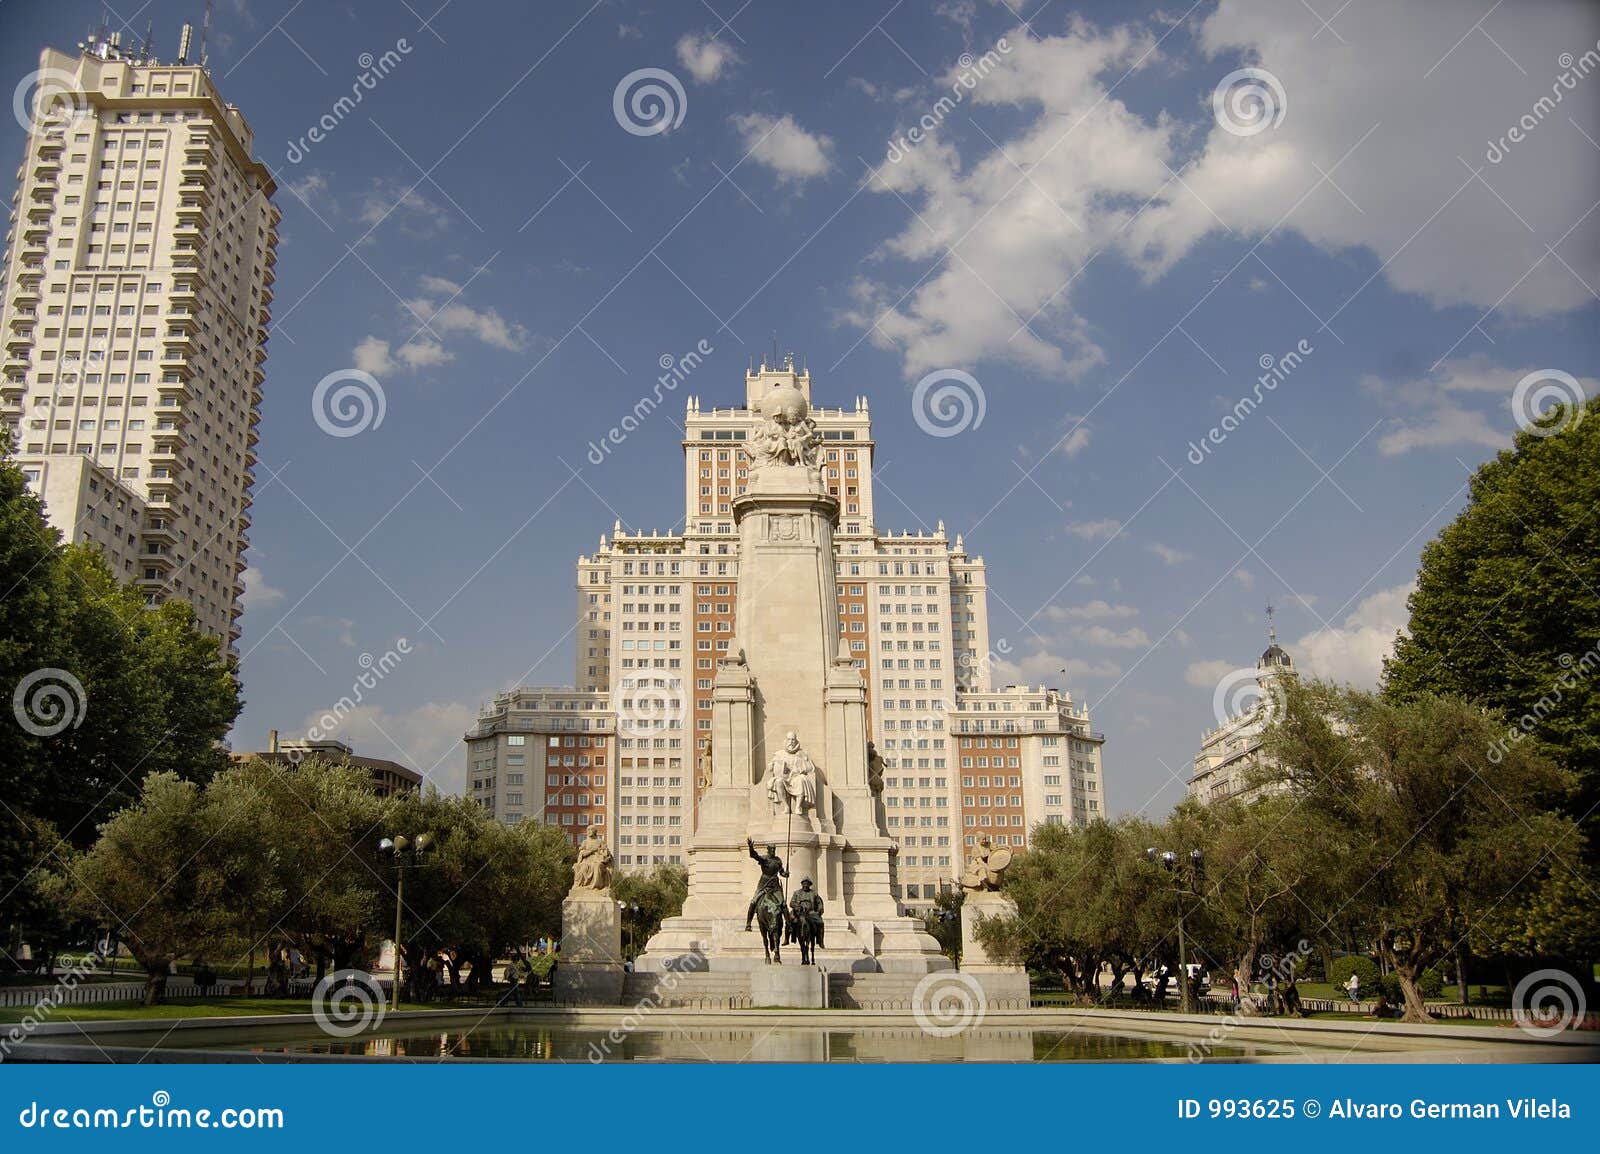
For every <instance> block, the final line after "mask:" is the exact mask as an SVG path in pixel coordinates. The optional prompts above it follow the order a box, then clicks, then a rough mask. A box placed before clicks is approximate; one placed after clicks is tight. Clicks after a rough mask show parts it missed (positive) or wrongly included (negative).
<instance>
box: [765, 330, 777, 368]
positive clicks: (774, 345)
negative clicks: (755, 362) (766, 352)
mask: <svg viewBox="0 0 1600 1154" xmlns="http://www.w3.org/2000/svg"><path fill="white" fill-rule="evenodd" d="M766 367H767V368H769V369H775V368H777V367H778V330H777V329H773V330H772V359H771V360H770V361H768V362H767V364H766Z"/></svg>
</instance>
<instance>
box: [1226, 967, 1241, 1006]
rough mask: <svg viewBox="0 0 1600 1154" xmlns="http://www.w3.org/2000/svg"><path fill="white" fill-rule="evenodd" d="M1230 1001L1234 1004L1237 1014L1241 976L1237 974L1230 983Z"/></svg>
mask: <svg viewBox="0 0 1600 1154" xmlns="http://www.w3.org/2000/svg"><path fill="white" fill-rule="evenodd" d="M1228 1001H1230V1002H1231V1003H1233V1009H1234V1012H1235V1013H1238V1010H1239V976H1238V975H1237V974H1235V975H1234V976H1233V978H1232V979H1230V980H1229V982H1228Z"/></svg>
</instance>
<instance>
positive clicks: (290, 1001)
mask: <svg viewBox="0 0 1600 1154" xmlns="http://www.w3.org/2000/svg"><path fill="white" fill-rule="evenodd" d="M400 1008H401V1009H402V1010H428V1009H435V1010H436V1009H438V1008H439V1007H438V1006H424V1005H413V1004H411V1003H408V1002H402V1003H400ZM30 1012H31V1011H30V1010H29V1009H27V1008H26V1007H21V1006H18V1007H12V1008H8V1009H0V1023H6V1022H20V1021H22V1019H23V1018H24V1017H26V1016H27V1015H28V1014H29V1013H30ZM310 1012H311V1000H310V999H309V998H245V997H225V998H172V999H170V1000H168V1001H166V1002H163V1003H162V1004H161V1005H159V1006H144V1005H140V1004H138V1003H136V1002H119V1003H113V1004H111V1005H103V1006H58V1007H57V1008H56V1009H54V1010H52V1011H51V1012H50V1013H49V1014H48V1015H46V1017H45V1019H44V1020H45V1021H47V1022H134V1021H141V1020H144V1019H151V1020H157V1021H159V1020H163V1019H171V1018H231V1017H236V1016H244V1015H249V1014H309V1013H310Z"/></svg>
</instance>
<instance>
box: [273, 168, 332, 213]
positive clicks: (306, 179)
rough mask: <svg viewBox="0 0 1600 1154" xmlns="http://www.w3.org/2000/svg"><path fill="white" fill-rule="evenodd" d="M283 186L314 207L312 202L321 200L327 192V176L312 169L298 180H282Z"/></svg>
mask: <svg viewBox="0 0 1600 1154" xmlns="http://www.w3.org/2000/svg"><path fill="white" fill-rule="evenodd" d="M283 187H284V188H286V189H288V191H289V192H291V193H293V194H294V195H295V196H297V197H299V198H300V199H301V200H303V201H305V202H306V204H308V205H311V206H312V207H313V208H315V207H316V206H315V203H314V202H316V201H319V200H321V199H322V198H323V197H324V196H325V195H326V194H327V192H328V178H327V177H325V176H323V175H322V173H320V172H316V171H312V172H308V173H306V174H305V175H304V176H302V177H301V178H300V179H299V180H286V181H284V182H283Z"/></svg>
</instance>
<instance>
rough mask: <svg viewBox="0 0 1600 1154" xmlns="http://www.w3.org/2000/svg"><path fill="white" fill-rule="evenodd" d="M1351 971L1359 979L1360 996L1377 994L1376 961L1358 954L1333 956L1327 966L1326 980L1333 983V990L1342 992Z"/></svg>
mask: <svg viewBox="0 0 1600 1154" xmlns="http://www.w3.org/2000/svg"><path fill="white" fill-rule="evenodd" d="M1352 973H1354V974H1355V975H1356V976H1357V977H1359V978H1360V979H1361V996H1362V997H1364V998H1370V997H1372V996H1374V995H1375V994H1377V992H1378V989H1379V979H1380V975H1379V973H1378V963H1376V962H1374V961H1373V960H1372V959H1371V958H1367V957H1362V956H1361V955H1360V954H1347V955H1345V956H1344V957H1342V958H1334V959H1333V963H1332V964H1331V965H1330V966H1329V967H1328V981H1329V982H1331V983H1332V984H1333V986H1334V989H1335V990H1337V991H1341V992H1342V991H1343V990H1344V988H1345V983H1346V982H1348V981H1349V980H1350V975H1351V974H1352Z"/></svg>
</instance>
